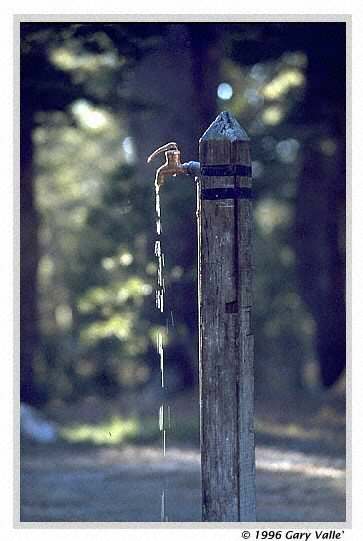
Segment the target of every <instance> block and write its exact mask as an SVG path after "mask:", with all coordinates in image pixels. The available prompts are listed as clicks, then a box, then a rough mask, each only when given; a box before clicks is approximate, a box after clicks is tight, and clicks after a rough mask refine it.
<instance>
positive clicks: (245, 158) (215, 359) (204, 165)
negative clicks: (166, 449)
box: [197, 112, 256, 522]
mask: <svg viewBox="0 0 363 541" xmlns="http://www.w3.org/2000/svg"><path fill="white" fill-rule="evenodd" d="M199 158H200V168H201V170H200V177H199V182H198V212H197V215H198V243H199V250H198V286H199V371H200V408H201V460H202V520H203V521H218V522H242V521H244V522H247V521H255V520H256V496H255V449H254V426H253V415H254V405H253V400H254V391H253V377H254V376H253V335H252V334H251V306H252V262H251V258H252V249H251V236H252V235H251V229H252V204H251V184H252V179H251V160H250V150H249V139H248V137H247V134H246V133H245V131H244V130H243V129H242V128H241V127H240V125H239V124H238V122H237V121H236V120H235V118H234V117H233V116H232V115H231V114H229V113H226V112H224V113H221V114H220V115H219V116H218V117H217V118H216V120H215V121H214V122H213V123H212V124H211V126H210V127H209V128H208V129H207V131H206V132H205V133H204V135H203V136H202V137H201V139H200V142H199Z"/></svg>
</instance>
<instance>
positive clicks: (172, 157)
mask: <svg viewBox="0 0 363 541" xmlns="http://www.w3.org/2000/svg"><path fill="white" fill-rule="evenodd" d="M162 152H165V163H164V164H163V165H162V166H161V167H159V169H157V171H156V174H155V186H157V187H158V188H159V187H160V186H161V185H162V184H164V182H165V180H164V179H165V177H171V176H173V177H175V176H176V175H194V176H198V174H199V172H200V165H199V162H187V163H180V150H179V149H178V145H177V144H176V143H167V144H166V145H163V146H162V147H160V148H157V149H156V150H154V152H153V153H152V154H150V156H149V157H148V159H147V163H150V162H151V160H153V159H154V158H155V157H156V156H158V155H159V154H161V153H162Z"/></svg>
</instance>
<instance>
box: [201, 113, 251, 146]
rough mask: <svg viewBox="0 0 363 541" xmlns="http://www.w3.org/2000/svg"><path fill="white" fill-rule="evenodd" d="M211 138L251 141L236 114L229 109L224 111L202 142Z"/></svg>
mask: <svg viewBox="0 0 363 541" xmlns="http://www.w3.org/2000/svg"><path fill="white" fill-rule="evenodd" d="M211 140H213V141H216V140H227V141H231V142H234V141H249V137H248V135H247V133H246V132H245V130H244V129H243V128H241V126H240V125H239V123H238V122H237V120H236V119H235V118H234V116H233V115H232V114H231V113H229V112H228V111H223V112H222V113H220V114H219V115H218V116H217V118H216V119H215V120H214V121H213V122H212V124H211V125H210V126H209V128H208V129H207V130H206V131H205V132H204V133H203V135H202V137H201V138H200V142H202V141H203V142H204V141H211Z"/></svg>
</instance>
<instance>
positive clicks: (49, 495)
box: [21, 403, 345, 523]
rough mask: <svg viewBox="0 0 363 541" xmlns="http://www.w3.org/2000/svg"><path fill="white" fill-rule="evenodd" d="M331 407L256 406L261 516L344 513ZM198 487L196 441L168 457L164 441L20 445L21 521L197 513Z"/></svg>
mask: <svg viewBox="0 0 363 541" xmlns="http://www.w3.org/2000/svg"><path fill="white" fill-rule="evenodd" d="M329 407H330V406H329V404H326V403H325V404H321V403H319V404H318V405H316V404H315V405H313V406H312V408H313V409H312V410H311V411H310V412H309V411H305V413H304V417H303V418H302V419H300V420H297V419H298V414H297V413H296V412H294V413H293V414H292V413H291V410H290V411H289V413H287V409H286V408H280V409H277V408H275V410H274V409H273V408H269V407H267V408H265V409H264V412H265V413H264V414H263V412H260V413H258V412H257V413H258V415H257V426H258V430H257V447H256V466H257V472H256V476H257V480H256V482H257V520H258V521H259V522H273V521H283V522H301V521H304V522H329V523H332V522H341V521H344V520H345V459H344V440H345V438H344V426H343V418H344V415H343V414H342V415H340V417H339V416H337V414H336V412H334V414H333V415H329ZM303 409H304V408H303V407H300V408H298V410H299V411H300V413H301V411H302V410H303ZM271 411H274V412H275V413H274V415H273V418H272V417H271ZM277 411H278V412H279V415H276V412H277ZM313 411H314V412H316V416H315V417H314V415H313V414H312V412H313ZM342 411H343V410H342ZM318 414H319V415H318ZM291 415H293V417H294V421H295V424H291ZM337 419H338V420H337ZM265 426H267V427H268V428H269V430H270V432H266V431H264V427H265ZM319 427H320V428H319ZM200 495H201V490H200V454H199V449H198V447H197V446H195V445H194V446H192V445H189V446H188V445H180V444H173V445H169V446H168V447H167V450H166V456H165V457H164V456H163V453H162V451H161V446H160V445H159V446H157V445H155V446H153V445H134V444H133V445H131V444H128V445H126V444H123V445H120V446H115V447H112V448H111V447H97V446H93V447H92V446H79V445H75V446H74V445H65V444H55V445H50V446H45V445H29V444H27V445H24V446H23V448H22V456H21V521H24V522H90V521H91V522H124V521H126V522H162V521H169V522H198V521H200V520H201V516H200V509H201V496H200Z"/></svg>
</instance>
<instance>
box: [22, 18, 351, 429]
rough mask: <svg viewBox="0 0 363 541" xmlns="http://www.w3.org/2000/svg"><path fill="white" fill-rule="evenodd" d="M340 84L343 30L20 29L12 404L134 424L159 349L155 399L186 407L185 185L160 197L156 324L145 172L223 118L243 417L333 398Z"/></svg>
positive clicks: (194, 153)
mask: <svg viewBox="0 0 363 541" xmlns="http://www.w3.org/2000/svg"><path fill="white" fill-rule="evenodd" d="M345 78H346V75H345V23H321V22H320V23H307V22H304V23H277V22H276V23H242V22H241V23H210V24H208V23H173V24H171V23H129V22H128V23H113V24H108V23H97V24H95V23H89V24H88V23H87V24H86V23H85V24H79V23H74V24H73V23H25V22H24V23H22V24H21V400H22V401H23V402H26V403H28V404H31V405H34V406H37V407H40V408H43V409H44V410H45V411H47V412H48V414H50V415H54V416H55V417H57V415H58V416H59V415H60V413H59V412H65V413H64V415H63V416H61V421H62V423H65V424H66V425H67V424H69V422H71V421H72V422H74V421H75V420H77V412H78V413H79V412H81V411H83V410H82V404H86V406H85V409H86V411H87V415H86V418H87V420H88V421H91V422H92V423H93V422H96V421H97V420H99V417H100V416H101V417H102V415H103V414H105V415H106V413H107V414H108V413H109V411H110V409H109V406H110V405H111V404H112V405H113V406H112V408H114V407H116V409H117V408H119V410H118V411H121V410H120V408H121V409H122V408H124V410H122V411H125V412H126V413H127V410H128V406H130V405H131V404H133V405H135V404H137V405H138V406H139V405H140V404H141V403H145V408H146V410H147V412H148V413H149V410H148V404H149V403H152V404H154V403H155V404H156V403H158V400H159V398H160V372H159V357H158V352H157V349H156V337H157V335H158V333H160V332H161V333H162V334H163V336H164V339H165V340H164V341H165V342H166V350H165V364H166V384H167V393H168V396H169V397H170V399H177V398H178V399H179V398H180V397H182V396H188V397H189V396H194V397H195V396H197V385H198V358H197V283H196V282H197V277H196V250H197V239H196V218H195V186H194V183H193V181H192V180H191V179H189V178H184V177H176V178H173V179H169V180H168V181H167V183H166V185H165V186H164V187H163V189H162V192H161V205H162V225H163V241H162V242H163V249H164V253H165V260H166V266H165V282H166V309H165V314H164V315H163V316H161V314H160V313H159V312H158V311H157V310H156V307H155V285H156V270H157V266H156V259H155V255H154V242H155V238H156V230H155V201H154V197H155V196H154V185H153V180H154V173H155V167H157V166H159V165H160V164H159V163H156V162H153V163H155V165H153V164H150V165H147V164H146V158H147V156H148V155H149V154H150V153H151V152H152V151H153V150H154V149H155V148H157V147H158V146H160V145H162V144H164V143H166V142H168V141H176V142H177V143H178V145H179V148H180V150H181V152H182V161H189V160H196V159H198V139H199V137H200V136H201V134H202V133H203V132H204V131H205V129H206V128H207V127H208V126H209V125H210V123H211V122H212V121H213V120H214V118H215V117H216V115H217V114H218V112H220V111H222V110H228V111H230V112H232V113H233V114H234V115H235V117H236V118H237V119H238V121H239V122H240V124H241V126H242V127H243V128H244V129H245V130H246V131H247V133H248V135H249V136H250V139H251V150H252V160H253V177H254V183H253V187H254V196H255V200H254V217H255V221H254V246H255V267H256V272H255V278H254V307H253V318H254V319H253V332H254V334H255V377H256V402H257V403H258V404H259V405H261V404H269V401H270V400H272V399H276V397H278V398H279V399H280V400H282V401H283V402H284V403H286V401H289V404H300V405H301V404H304V405H308V404H309V403H312V404H313V403H314V400H315V398H316V397H317V396H319V397H321V396H326V393H327V392H328V393H330V392H331V389H332V388H333V387H334V388H336V387H337V386H338V387H339V385H340V387H339V388H340V393H341V396H344V379H343V378H344V368H345V159H346V154H345V119H346V117H345V99H346V94H345ZM164 316H165V317H164ZM329 389H330V390H329ZM92 404H93V405H94V404H97V407H92ZM115 405H116V406H115ZM121 405H122V406H121ZM110 407H111V406H110ZM266 407H267V406H266ZM112 408H111V409H112ZM130 408H131V406H130ZM131 409H132V408H131ZM136 409H137V408H136ZM112 411H114V409H112ZM75 412H76V413H75ZM100 412H103V413H102V415H101V414H100ZM105 412H106V413H105ZM193 412H194V413H193V415H192V419H194V420H193V421H190V422H191V426H189V425H188V426H189V428H188V430H189V432H193V431H195V433H197V420H196V419H195V417H196V416H197V413H198V412H197V409H195V410H193ZM126 413H125V415H126ZM140 415H141V419H142V418H143V417H142V415H143V414H142V413H140ZM81 420H82V421H84V419H83V418H82V419H81ZM139 421H140V419H139ZM193 423H194V424H193ZM141 426H145V423H144V422H143V421H141ZM187 432H188V431H187ZM189 432H188V434H189ZM193 433H194V432H193ZM181 437H184V436H181Z"/></svg>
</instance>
